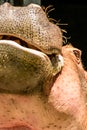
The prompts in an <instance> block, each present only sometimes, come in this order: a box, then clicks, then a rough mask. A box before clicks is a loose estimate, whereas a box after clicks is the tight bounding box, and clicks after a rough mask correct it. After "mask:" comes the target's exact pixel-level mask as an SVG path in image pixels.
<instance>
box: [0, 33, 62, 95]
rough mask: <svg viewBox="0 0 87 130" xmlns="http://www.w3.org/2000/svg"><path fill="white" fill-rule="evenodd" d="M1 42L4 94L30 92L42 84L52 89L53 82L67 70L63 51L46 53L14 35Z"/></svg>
mask: <svg viewBox="0 0 87 130" xmlns="http://www.w3.org/2000/svg"><path fill="white" fill-rule="evenodd" d="M0 39H1V41H0V52H1V54H2V56H1V57H0V59H2V60H1V68H2V69H1V72H0V86H2V87H1V88H0V90H1V91H4V92H5V90H6V91H9V92H13V93H15V92H18V93H19V92H20V91H21V92H27V91H30V90H31V88H33V89H34V88H35V87H36V86H38V85H40V86H43V85H44V86H51V84H52V83H50V80H51V81H52V80H53V77H54V76H55V75H56V74H57V73H59V72H60V71H61V69H62V67H63V58H62V56H61V53H60V52H59V54H55V53H54V54H50V55H49V54H45V53H44V52H42V50H40V49H39V48H38V47H36V46H32V45H31V44H29V43H27V42H26V41H25V39H21V38H19V37H15V36H12V35H10V36H9V35H0ZM3 58H4V59H3ZM5 73H6V74H5ZM7 75H8V76H7ZM31 75H32V76H31ZM48 80H49V83H48ZM33 81H34V82H33ZM13 82H14V84H13ZM52 82H53V81H52ZM32 83H33V84H32ZM44 83H45V84H44ZM42 84H43V85H42ZM31 86H32V87H31Z"/></svg>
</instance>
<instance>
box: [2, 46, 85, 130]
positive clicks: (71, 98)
mask: <svg viewBox="0 0 87 130" xmlns="http://www.w3.org/2000/svg"><path fill="white" fill-rule="evenodd" d="M62 53H63V57H64V67H63V69H62V71H61V72H60V74H59V75H57V77H56V80H55V81H54V84H53V86H52V87H51V88H50V90H49V93H48V95H47V96H46V90H45V91H44V90H43V91H39V90H38V89H35V91H33V92H31V93H30V94H23V95H21V94H9V93H7V94H5V93H1V94H0V117H1V118H0V128H1V130H22V129H23V130H87V114H86V113H87V108H86V89H87V81H86V77H85V76H86V72H85V71H84V69H83V66H82V63H81V51H80V50H78V49H77V48H73V47H72V46H69V45H66V46H64V47H62Z"/></svg>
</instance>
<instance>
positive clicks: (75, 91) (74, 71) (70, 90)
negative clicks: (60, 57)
mask: <svg viewBox="0 0 87 130" xmlns="http://www.w3.org/2000/svg"><path fill="white" fill-rule="evenodd" d="M66 53H67V52H66ZM70 55H71V54H69V55H67V57H66V56H65V54H64V67H63V69H62V71H61V73H60V74H59V76H58V77H57V79H56V81H55V83H54V84H53V86H52V88H51V91H50V95H49V102H50V103H51V104H52V105H53V106H54V108H55V109H56V110H57V111H59V112H61V113H66V114H68V115H71V116H73V117H74V118H75V119H76V120H80V121H82V118H84V117H85V116H83V115H85V113H86V100H85V96H86V95H85V94H84V91H83V88H84V86H87V83H86V79H85V74H84V69H83V67H82V64H81V63H79V64H77V63H76V61H75V60H76V59H75V58H74V60H73V56H72V57H71V58H70Z"/></svg>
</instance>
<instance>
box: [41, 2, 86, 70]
mask: <svg viewBox="0 0 87 130" xmlns="http://www.w3.org/2000/svg"><path fill="white" fill-rule="evenodd" d="M42 5H44V6H45V7H47V6H49V5H53V7H54V8H55V10H54V11H52V12H50V13H49V16H50V17H52V18H54V19H56V20H61V21H60V22H59V23H65V24H68V25H63V26H61V25H60V27H61V28H62V29H65V30H66V31H67V34H65V36H66V37H68V38H70V39H68V42H70V43H72V45H73V46H75V47H77V48H79V49H81V50H82V62H83V64H84V66H85V69H87V3H86V2H85V1H79V2H78V1H76V0H75V1H68V0H42Z"/></svg>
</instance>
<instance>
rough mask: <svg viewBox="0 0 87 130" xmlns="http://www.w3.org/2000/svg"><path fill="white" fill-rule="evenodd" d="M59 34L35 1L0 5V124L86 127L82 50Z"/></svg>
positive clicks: (8, 127)
mask: <svg viewBox="0 0 87 130" xmlns="http://www.w3.org/2000/svg"><path fill="white" fill-rule="evenodd" d="M62 37H63V36H62V33H61V29H60V28H59V27H58V26H56V25H54V24H53V23H51V22H49V20H48V18H47V16H46V14H45V13H44V11H43V10H42V8H41V7H40V6H38V5H35V4H30V5H28V6H26V7H13V6H11V5H10V4H8V3H5V4H3V5H1V6H0V130H87V116H86V113H87V110H86V109H87V108H86V88H87V78H86V77H87V76H86V75H87V74H86V72H85V70H84V69H83V66H82V63H81V51H80V50H79V49H77V48H74V47H72V46H71V45H66V46H62V43H63V40H62ZM63 61H64V66H63Z"/></svg>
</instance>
